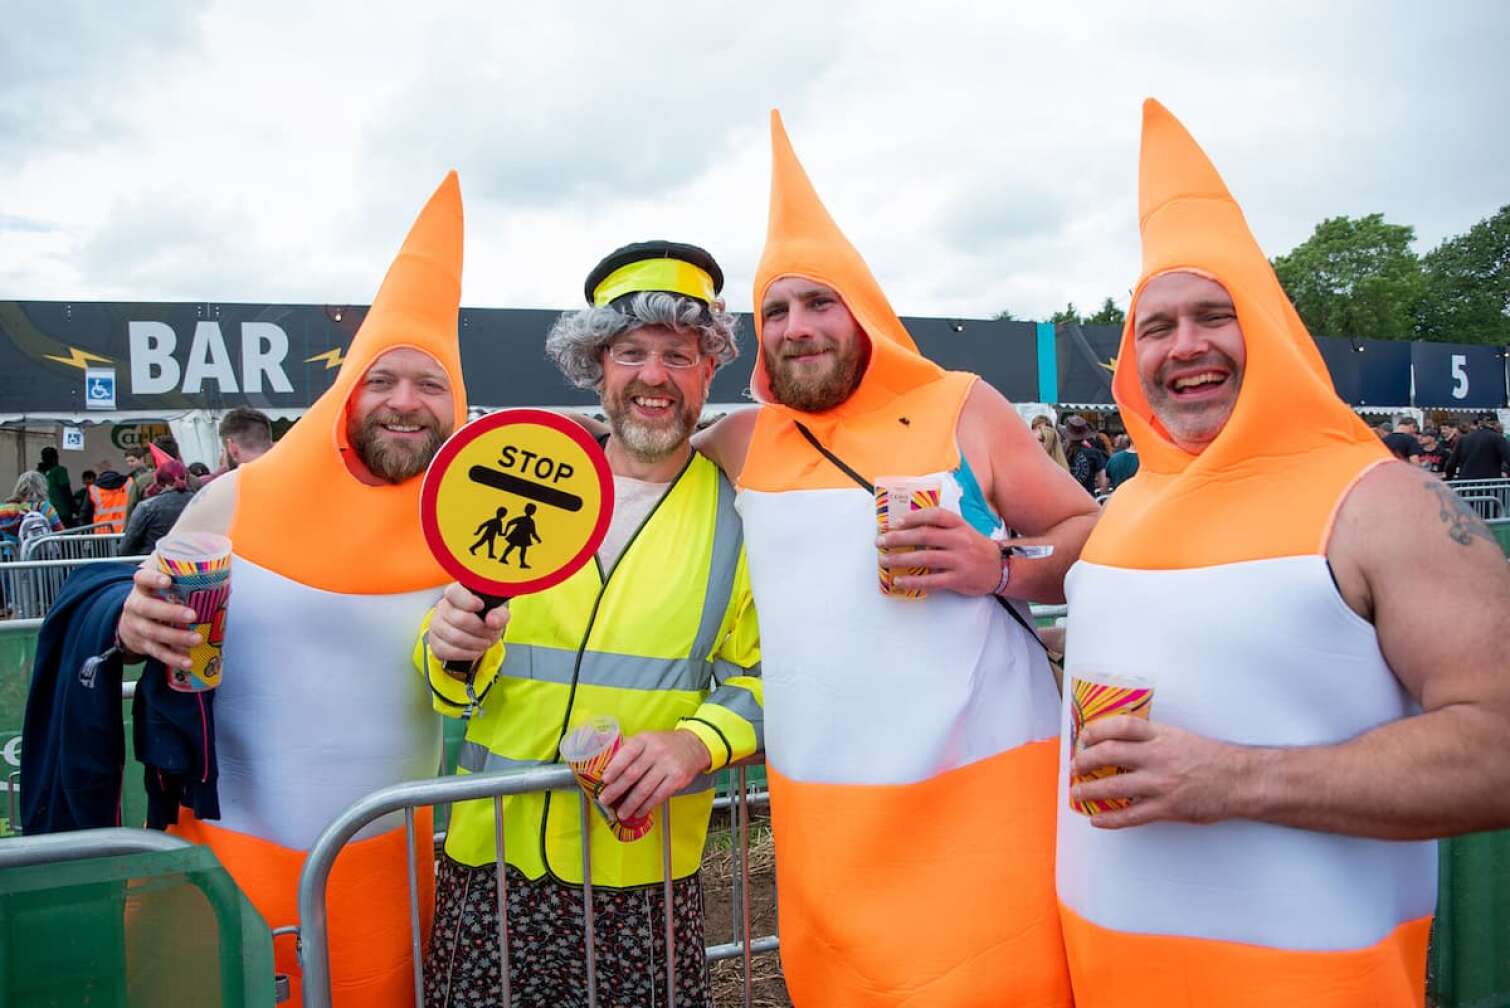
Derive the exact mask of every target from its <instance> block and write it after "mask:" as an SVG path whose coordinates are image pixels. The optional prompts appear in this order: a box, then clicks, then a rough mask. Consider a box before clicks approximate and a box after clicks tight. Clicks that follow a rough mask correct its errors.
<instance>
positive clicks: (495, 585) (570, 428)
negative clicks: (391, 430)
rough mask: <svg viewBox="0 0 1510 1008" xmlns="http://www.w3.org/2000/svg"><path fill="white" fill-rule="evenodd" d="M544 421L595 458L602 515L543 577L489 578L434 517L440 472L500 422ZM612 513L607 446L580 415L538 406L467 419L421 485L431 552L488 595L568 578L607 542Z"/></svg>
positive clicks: (508, 594)
mask: <svg viewBox="0 0 1510 1008" xmlns="http://www.w3.org/2000/svg"><path fill="white" fill-rule="evenodd" d="M523 423H529V424H540V425H542V426H545V427H550V428H553V429H554V430H557V431H559V432H560V433H562V434H565V435H566V436H567V437H569V438H571V439H572V440H573V441H575V442H576V443H577V445H578V447H580V448H581V449H582V450H583V451H584V452H586V453H587V457H588V458H589V459H591V460H592V464H593V469H594V470H595V471H596V472H597V475H598V484H599V487H600V488H601V490H602V502H601V506H600V507H599V508H598V521H597V524H595V525H594V526H593V529H592V531H591V532H590V533H588V536H587V542H585V543H584V544H583V545H582V548H581V549H580V550H579V551H578V552H577V553H576V555H575V556H573V557H572V558H571V559H570V560H569V561H567V562H566V563H565V564H564V565H563V566H561V567H559V568H557V569H556V570H554V571H552V572H551V573H549V574H546V575H544V576H543V577H538V578H535V579H534V580H531V581H518V582H513V583H510V582H505V581H494V580H493V579H492V578H485V577H483V576H481V575H480V574H477V573H476V572H475V571H472V570H470V569H468V568H467V567H466V566H465V565H463V564H462V563H461V562H459V561H458V560H457V559H456V558H455V556H453V555H452V553H451V551H450V550H449V549H447V548H446V543H445V539H444V538H443V537H442V536H441V532H440V523H439V522H438V521H437V520H436V517H435V504H436V499H437V498H438V497H439V496H440V483H441V477H442V476H443V474H444V473H445V471H446V470H447V469H449V468H450V466H451V462H452V461H453V460H454V459H455V458H456V456H457V455H459V454H461V450H462V449H463V448H465V447H467V446H468V445H470V444H471V443H472V442H473V441H476V440H477V439H478V438H479V437H481V436H482V435H484V434H489V433H492V432H493V431H495V430H497V429H498V428H499V427H507V426H509V425H511V424H523ZM612 518H613V470H611V469H610V468H609V467H608V458H607V456H605V455H604V454H603V449H602V447H601V446H600V445H599V444H598V442H597V441H596V440H594V438H593V436H592V435H591V434H589V433H588V432H587V430H586V429H585V428H584V427H583V426H582V425H581V424H579V423H577V422H576V421H575V420H568V419H567V418H566V417H564V416H561V415H560V414H558V413H551V412H549V411H547V410H539V409H502V410H498V411H497V412H495V413H489V414H488V415H487V416H484V417H480V418H478V419H476V420H473V421H472V422H471V423H468V424H466V425H465V426H463V427H462V428H461V429H460V430H458V431H457V432H456V433H455V434H452V435H451V436H450V437H449V438H447V439H446V443H445V444H443V445H441V446H440V451H438V452H436V453H435V458H434V459H432V460H431V461H430V465H429V468H427V469H426V470H425V481H424V483H423V485H422V486H421V488H420V497H419V520H420V527H421V528H422V529H423V530H424V533H425V542H426V543H428V544H429V546H430V552H431V554H433V555H434V557H435V559H436V560H437V561H438V562H439V563H440V565H441V567H442V568H444V569H445V571H446V573H447V574H450V575H451V576H452V577H454V578H455V579H456V580H457V581H459V582H461V584H462V585H463V586H464V587H466V588H468V589H470V590H472V591H474V592H481V593H484V594H488V595H498V596H501V597H504V598H513V597H514V596H517V595H530V594H533V593H535V592H541V591H545V590H546V589H547V588H554V587H555V586H556V585H558V584H560V583H561V582H562V581H565V580H566V579H567V578H569V577H571V576H572V575H573V574H575V573H577V571H579V570H580V569H582V567H583V566H584V565H585V564H586V563H587V562H588V561H589V560H591V559H592V556H593V554H594V553H596V552H597V551H598V547H599V546H601V545H603V537H604V536H606V535H607V534H608V523H609V521H610V520H611V519H612Z"/></svg>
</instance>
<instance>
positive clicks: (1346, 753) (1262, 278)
mask: <svg viewBox="0 0 1510 1008" xmlns="http://www.w3.org/2000/svg"><path fill="white" fill-rule="evenodd" d="M1139 181H1140V185H1139V226H1140V231H1141V234H1142V240H1143V273H1142V276H1141V278H1140V279H1139V281H1138V284H1137V287H1136V289H1135V290H1134V293H1133V299H1132V305H1131V307H1130V308H1129V309H1128V313H1127V322H1126V325H1125V327H1124V329H1123V334H1122V344H1121V349H1120V351H1119V353H1118V355H1117V368H1116V373H1115V376H1114V377H1113V379H1112V391H1113V393H1114V395H1115V396H1116V399H1117V404H1118V406H1119V407H1120V409H1121V413H1122V418H1123V420H1124V421H1125V422H1126V424H1127V429H1128V431H1129V433H1131V435H1132V437H1133V438H1134V440H1135V441H1136V442H1137V444H1138V454H1139V456H1140V462H1139V469H1138V475H1137V478H1136V479H1133V480H1130V481H1128V482H1126V483H1124V484H1122V486H1121V487H1120V488H1119V489H1118V490H1117V492H1116V493H1115V494H1113V495H1112V496H1111V499H1110V501H1109V502H1108V503H1107V505H1106V509H1105V511H1104V512H1103V514H1102V517H1101V521H1100V522H1099V523H1098V525H1097V527H1096V530H1095V532H1094V533H1092V535H1091V537H1090V539H1089V540H1088V541H1087V542H1086V544H1085V549H1084V551H1083V553H1082V554H1081V557H1080V561H1079V562H1078V563H1077V564H1076V565H1075V566H1074V568H1072V569H1071V570H1070V572H1069V576H1068V577H1067V578H1066V581H1065V585H1066V591H1067V594H1068V596H1069V638H1068V653H1067V655H1066V658H1067V663H1066V667H1065V691H1064V692H1065V700H1066V709H1065V713H1064V716H1063V720H1062V723H1063V725H1064V737H1063V741H1062V748H1061V752H1062V753H1063V754H1064V758H1062V759H1061V779H1060V784H1059V800H1058V807H1059V839H1058V847H1057V852H1058V853H1057V858H1058V864H1057V871H1058V881H1057V889H1058V894H1059V902H1060V915H1061V918H1062V920H1063V930H1064V939H1065V944H1066V947H1067V950H1068V954H1069V963H1070V974H1071V977H1072V980H1073V982H1074V992H1075V1003H1076V1004H1077V1005H1078V1006H1080V1008H1100V1006H1109V1005H1116V1006H1126V1008H1198V1006H1206V1005H1221V1006H1223V1008H1267V1006H1270V1005H1296V1006H1305V1008H1395V1006H1408V1005H1421V1004H1422V1003H1423V1001H1424V999H1425V971H1426V945H1427V937H1428V935H1429V934H1430V931H1431V922H1432V916H1433V908H1434V907H1435V905H1436V900H1437V850H1436V844H1435V843H1434V842H1433V839H1432V838H1435V837H1441V836H1449V835H1452V834H1457V833H1464V832H1469V831H1476V830H1490V829H1499V828H1503V827H1505V826H1507V825H1510V759H1507V758H1506V757H1507V755H1510V745H1507V741H1506V740H1507V739H1510V660H1507V658H1506V656H1505V649H1504V648H1503V646H1502V644H1503V640H1504V628H1505V627H1506V626H1507V625H1510V570H1507V568H1506V565H1505V559H1504V556H1503V555H1502V554H1501V552H1500V549H1499V546H1498V544H1497V543H1496V542H1495V539H1494V536H1493V535H1492V534H1491V532H1490V531H1489V529H1488V528H1487V527H1486V526H1485V525H1484V524H1483V522H1481V521H1480V520H1479V519H1478V518H1477V517H1476V516H1475V515H1474V513H1473V511H1472V510H1471V509H1469V508H1468V507H1467V506H1466V505H1465V504H1463V503H1462V502H1461V501H1459V500H1458V499H1457V497H1456V496H1455V495H1454V494H1453V492H1452V491H1451V489H1449V488H1448V487H1446V486H1444V485H1443V484H1442V482H1441V481H1440V480H1439V479H1437V478H1436V477H1435V476H1433V475H1432V474H1430V473H1423V472H1421V471H1420V469H1418V468H1417V467H1415V466H1412V465H1410V464H1408V463H1406V462H1401V461H1396V460H1394V459H1392V458H1391V456H1390V452H1389V450H1388V449H1386V448H1385V447H1384V446H1383V445H1381V444H1380V443H1379V439H1378V437H1377V436H1376V435H1375V434H1374V432H1373V431H1372V430H1370V429H1369V428H1368V427H1367V426H1365V425H1364V423H1363V422H1362V421H1361V420H1360V419H1359V418H1358V416H1357V414H1356V413H1354V412H1353V411H1352V409H1350V408H1349V407H1348V405H1347V404H1346V403H1344V402H1343V401H1342V400H1341V399H1339V398H1338V397H1337V394H1336V392H1335V391H1334V390H1333V388H1332V383H1331V379H1330V377H1329V375H1328V373H1327V369H1326V365H1325V363H1324V362H1323V361H1322V358H1321V355H1320V353H1319V352H1318V351H1317V349H1316V344H1315V343H1314V341H1313V340H1312V339H1311V336H1310V334H1309V333H1307V332H1306V329H1305V326H1304V324H1303V323H1302V322H1301V320H1300V317H1299V316H1298V315H1297V314H1296V312H1295V309H1294V307H1293V306H1292V305H1291V303H1290V300H1289V298H1288V297H1287V296H1286V294H1285V291H1284V289H1283V288H1282V287H1281V286H1280V284H1279V281H1278V280H1277V278H1276V277H1275V275H1274V271H1273V269H1272V267H1271V266H1270V265H1269V260H1268V259H1267V257H1266V256H1265V255H1264V253H1263V251H1262V250H1261V249H1260V248H1259V246H1258V243H1257V242H1256V241H1255V240H1254V239H1253V236H1252V234H1251V233H1250V232H1249V230H1248V225H1247V222H1246V221H1245V220H1244V219H1243V214H1242V211H1241V210H1240V209H1239V207H1238V205H1237V203H1236V201H1235V200H1234V199H1233V198H1232V195H1231V194H1230V193H1229V192H1228V190H1227V187H1226V184H1225V183H1224V182H1223V181H1222V179H1221V176H1220V175H1218V174H1217V171H1216V169H1215V168H1214V167H1213V166H1212V164H1211V163H1210V161H1209V160H1207V158H1206V155H1205V153H1204V152H1203V151H1202V150H1201V149H1200V147H1198V146H1197V145H1196V142H1195V141H1194V140H1193V139H1192V138H1191V136H1190V135H1189V134H1188V133H1187V132H1186V131H1185V128H1184V127H1183V126H1182V125H1181V124H1180V123H1179V122H1178V121H1177V120H1176V119H1175V118H1174V116H1172V115H1171V114H1170V113H1169V112H1168V111H1167V110H1166V109H1165V108H1164V107H1163V106H1162V105H1160V104H1159V103H1157V102H1155V101H1152V100H1150V101H1148V102H1147V103H1145V105H1144V110H1143V146H1142V159H1141V166H1140V180H1139ZM754 556H755V554H754V552H753V550H752V552H751V558H752V560H753V559H754ZM1449 626H1450V627H1451V632H1449V633H1443V632H1442V631H1443V628H1444V627H1449ZM1082 671H1083V672H1084V673H1085V674H1086V679H1085V680H1084V681H1086V682H1093V681H1096V680H1092V679H1091V674H1092V673H1097V674H1099V675H1098V678H1099V677H1100V676H1111V675H1118V674H1120V675H1124V676H1137V677H1138V678H1140V679H1142V680H1144V681H1145V682H1147V683H1150V684H1151V685H1152V696H1151V702H1150V704H1149V707H1148V708H1147V710H1148V712H1149V713H1148V717H1146V718H1144V717H1128V716H1108V717H1104V718H1101V719H1097V720H1091V721H1086V720H1085V715H1086V713H1087V712H1089V711H1091V710H1093V709H1094V706H1095V705H1096V703H1097V697H1098V695H1099V697H1101V698H1105V697H1106V696H1107V695H1108V694H1107V692H1106V691H1105V690H1104V688H1103V690H1102V691H1099V693H1098V691H1094V690H1092V689H1084V690H1082V689H1079V688H1076V686H1075V683H1076V681H1077V675H1078V674H1080V673H1081V672H1082ZM1103 681H1104V680H1103ZM1144 688H1146V687H1144ZM773 716H774V714H773ZM1077 722H1079V723H1082V724H1083V725H1084V727H1082V728H1081V729H1080V730H1079V732H1078V737H1077V738H1076V740H1075V743H1074V749H1075V751H1074V752H1071V751H1070V750H1071V741H1070V738H1071V731H1070V728H1071V725H1072V724H1075V723H1077ZM1071 759H1073V765H1072V766H1071V765H1070V761H1071ZM1108 768H1120V769H1122V770H1123V771H1125V772H1121V773H1115V774H1108V773H1107V772H1106V771H1107V769H1108ZM1071 772H1073V773H1074V774H1076V775H1078V779H1071V777H1070V773H1071ZM1090 774H1097V775H1098V777H1097V778H1096V779H1089V778H1088V777H1087V775H1090ZM1071 801H1074V802H1076V803H1080V804H1082V805H1085V804H1086V803H1089V807H1090V808H1091V809H1092V814H1089V815H1086V814H1082V813H1081V812H1079V811H1074V810H1072V809H1071V807H1070V806H1069V803H1070V802H1071Z"/></svg>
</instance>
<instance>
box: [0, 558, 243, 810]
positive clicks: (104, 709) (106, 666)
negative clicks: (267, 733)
mask: <svg viewBox="0 0 1510 1008" xmlns="http://www.w3.org/2000/svg"><path fill="white" fill-rule="evenodd" d="M133 573H135V568H134V567H132V566H127V565H124V564H91V565H88V566H85V567H81V568H79V569H78V570H76V571H75V572H74V573H73V574H72V575H71V576H70V577H69V579H68V580H67V581H66V582H65V583H64V585H63V590H62V591H61V592H60V593H59V595H58V598H57V601H56V602H54V603H53V605H52V608H51V609H50V610H49V611H48V613H47V618H46V619H45V620H44V621H43V623H42V629H41V632H40V633H39V634H38V636H37V656H36V662H35V664H34V665H33V667H32V680H31V691H30V692H29V693H28V695H27V698H26V721H25V724H24V726H23V729H22V739H21V827H22V831H23V832H24V833H27V834H38V833H58V832H62V831H65V830H74V829H90V828H93V827H99V826H118V825H122V823H121V779H122V773H123V771H124V769H125V761H126V742H125V728H124V720H123V718H122V717H121V659H120V655H119V653H117V652H116V651H115V650H114V648H113V644H114V642H115V627H116V623H117V622H118V621H119V620H120V615H121V607H122V606H123V605H124V604H125V601H126V596H127V595H128V594H130V592H131V576H132V574H133ZM132 720H133V725H132V738H133V741H134V743H135V746H136V757H137V759H138V760H140V761H141V762H142V763H144V764H146V767H145V773H144V776H145V780H146V787H147V808H148V815H147V825H149V826H152V827H155V828H158V829H161V828H163V827H164V826H166V825H168V824H169V823H172V822H174V821H176V819H177V817H178V806H179V804H180V803H182V804H184V805H187V806H188V807H189V808H191V809H192V810H193V811H194V813H195V815H197V816H198V817H200V818H202V819H214V818H218V817H219V815H220V805H219V800H218V796H217V794H216V790H215V779H216V767H215V715H214V694H213V693H179V692H177V691H175V690H173V689H171V688H169V687H168V685H167V676H166V675H165V673H164V669H163V666H162V663H161V662H157V661H149V662H147V666H146V668H145V669H144V670H143V672H142V678H141V681H140V682H139V683H138V684H137V690H136V699H135V700H134V701H133V704H132ZM124 825H127V826H140V825H142V824H141V823H125V824H124Z"/></svg>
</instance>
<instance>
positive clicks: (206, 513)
mask: <svg viewBox="0 0 1510 1008" xmlns="http://www.w3.org/2000/svg"><path fill="white" fill-rule="evenodd" d="M240 475H241V474H240V471H239V470H236V469H232V470H231V471H230V472H228V473H226V474H225V475H223V476H219V477H217V478H216V479H213V480H211V481H210V482H209V483H208V484H207V485H205V486H204V487H202V488H200V490H199V492H198V493H196V494H195V495H194V498H193V499H192V500H190V501H189V505H188V507H186V508H184V509H183V513H182V514H181V515H179V516H178V521H177V522H175V523H174V525H173V531H174V532H217V533H219V534H220V535H225V534H227V533H228V532H230V530H231V517H232V515H234V514H235V513H236V492H237V487H238V486H239V485H240V483H239V477H240Z"/></svg>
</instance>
